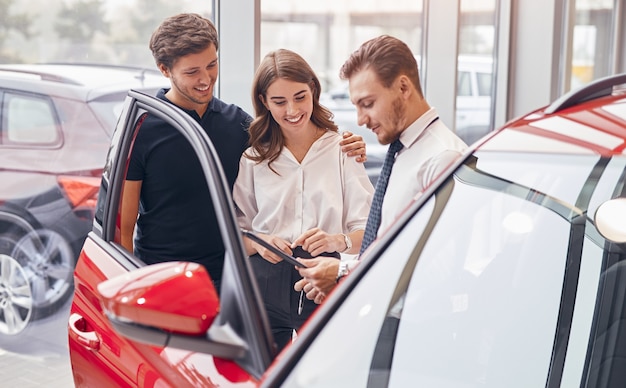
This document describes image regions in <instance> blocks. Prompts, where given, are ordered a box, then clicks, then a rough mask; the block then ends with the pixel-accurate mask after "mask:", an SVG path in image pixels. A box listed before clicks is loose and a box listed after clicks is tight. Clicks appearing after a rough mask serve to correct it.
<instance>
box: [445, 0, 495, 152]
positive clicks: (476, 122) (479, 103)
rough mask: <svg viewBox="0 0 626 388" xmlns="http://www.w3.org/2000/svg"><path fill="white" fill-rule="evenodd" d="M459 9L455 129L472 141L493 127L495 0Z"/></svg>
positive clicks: (466, 2) (466, 0)
mask: <svg viewBox="0 0 626 388" xmlns="http://www.w3.org/2000/svg"><path fill="white" fill-rule="evenodd" d="M460 8H461V14H460V18H459V24H460V28H459V54H458V62H457V66H458V68H457V97H456V115H455V119H456V120H455V130H456V133H457V134H458V135H459V136H460V137H461V138H462V139H463V140H464V141H465V142H466V143H468V144H471V143H473V142H474V141H476V140H478V139H479V138H481V137H482V136H483V135H485V134H487V133H488V132H489V131H491V130H492V129H493V119H492V117H493V114H492V112H493V104H492V101H493V100H494V98H493V97H494V96H493V93H494V88H493V84H494V72H493V69H494V59H493V58H494V56H495V41H496V27H495V21H496V0H485V1H474V0H461V1H460Z"/></svg>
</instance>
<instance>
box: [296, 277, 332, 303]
mask: <svg viewBox="0 0 626 388" xmlns="http://www.w3.org/2000/svg"><path fill="white" fill-rule="evenodd" d="M293 289H294V290H296V291H302V292H304V294H305V295H306V298H307V299H310V300H312V301H313V302H315V303H317V304H322V302H323V301H324V299H325V298H326V295H324V294H322V293H321V292H320V291H319V290H318V289H317V288H315V287H313V286H312V285H311V283H309V282H308V281H307V280H306V279H300V280H298V281H297V282H296V284H294V285H293Z"/></svg>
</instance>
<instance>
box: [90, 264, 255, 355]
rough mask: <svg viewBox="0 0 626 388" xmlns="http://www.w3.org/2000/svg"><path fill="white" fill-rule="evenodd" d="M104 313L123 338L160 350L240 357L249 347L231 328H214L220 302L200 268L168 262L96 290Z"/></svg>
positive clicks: (144, 269) (224, 326)
mask: <svg viewBox="0 0 626 388" xmlns="http://www.w3.org/2000/svg"><path fill="white" fill-rule="evenodd" d="M98 294H99V299H100V301H101V304H102V307H103V309H104V312H105V313H106V315H107V317H108V319H109V321H110V322H111V324H112V325H113V327H114V328H115V330H117V331H118V332H119V333H120V334H122V335H124V336H125V337H127V338H130V339H132V340H135V341H138V342H143V343H148V344H151V345H156V346H161V347H165V346H171V347H175V348H179V349H184V350H189V351H197V352H203V353H208V354H212V355H214V356H217V357H222V358H225V359H234V358H239V357H242V356H243V355H244V354H245V352H246V349H247V347H246V345H245V343H244V342H243V341H242V340H241V339H240V338H239V336H237V334H236V333H235V332H234V331H233V330H232V329H231V328H230V327H229V326H228V325H222V326H220V325H218V324H214V321H215V318H216V317H217V315H218V313H219V311H220V303H219V297H218V295H217V291H216V290H215V287H214V286H213V282H212V281H211V279H210V277H209V275H208V273H207V271H206V269H205V268H204V267H203V266H202V265H200V264H197V263H188V262H165V263H158V264H153V265H149V266H146V267H142V268H139V269H137V270H135V271H131V272H129V273H126V274H123V275H120V276H118V277H115V278H111V279H109V280H106V281H104V282H102V283H100V284H99V285H98Z"/></svg>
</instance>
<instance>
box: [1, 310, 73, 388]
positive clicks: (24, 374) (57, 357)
mask: <svg viewBox="0 0 626 388" xmlns="http://www.w3.org/2000/svg"><path fill="white" fill-rule="evenodd" d="M69 307H70V303H69V302H68V303H67V304H66V306H64V307H63V308H62V309H61V310H60V311H58V312H57V313H55V314H54V315H53V316H51V317H48V318H46V319H43V320H41V321H35V322H33V323H31V324H30V325H29V326H28V327H27V328H26V329H25V331H24V332H23V333H22V334H21V335H20V337H19V339H18V340H12V341H11V343H8V344H7V343H6V340H5V339H3V338H1V337H0V371H1V372H0V375H1V376H2V377H0V387H20V388H31V387H46V388H67V387H73V386H74V380H73V379H72V370H71V367H70V361H69V354H68V348H67V329H66V328H67V318H68V315H69ZM3 342H5V343H3Z"/></svg>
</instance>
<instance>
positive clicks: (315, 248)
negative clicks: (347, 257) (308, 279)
mask: <svg viewBox="0 0 626 388" xmlns="http://www.w3.org/2000/svg"><path fill="white" fill-rule="evenodd" d="M298 245H300V246H302V249H304V250H305V251H307V252H309V253H310V254H311V256H319V255H321V254H322V253H324V252H343V251H345V250H346V242H345V240H344V238H343V235H342V234H329V233H326V232H324V231H323V230H321V229H320V228H313V229H309V230H307V231H306V232H304V233H303V234H302V235H300V237H298V238H297V239H296V240H295V241H294V242H293V243H292V244H291V248H295V247H297V246H298Z"/></svg>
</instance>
